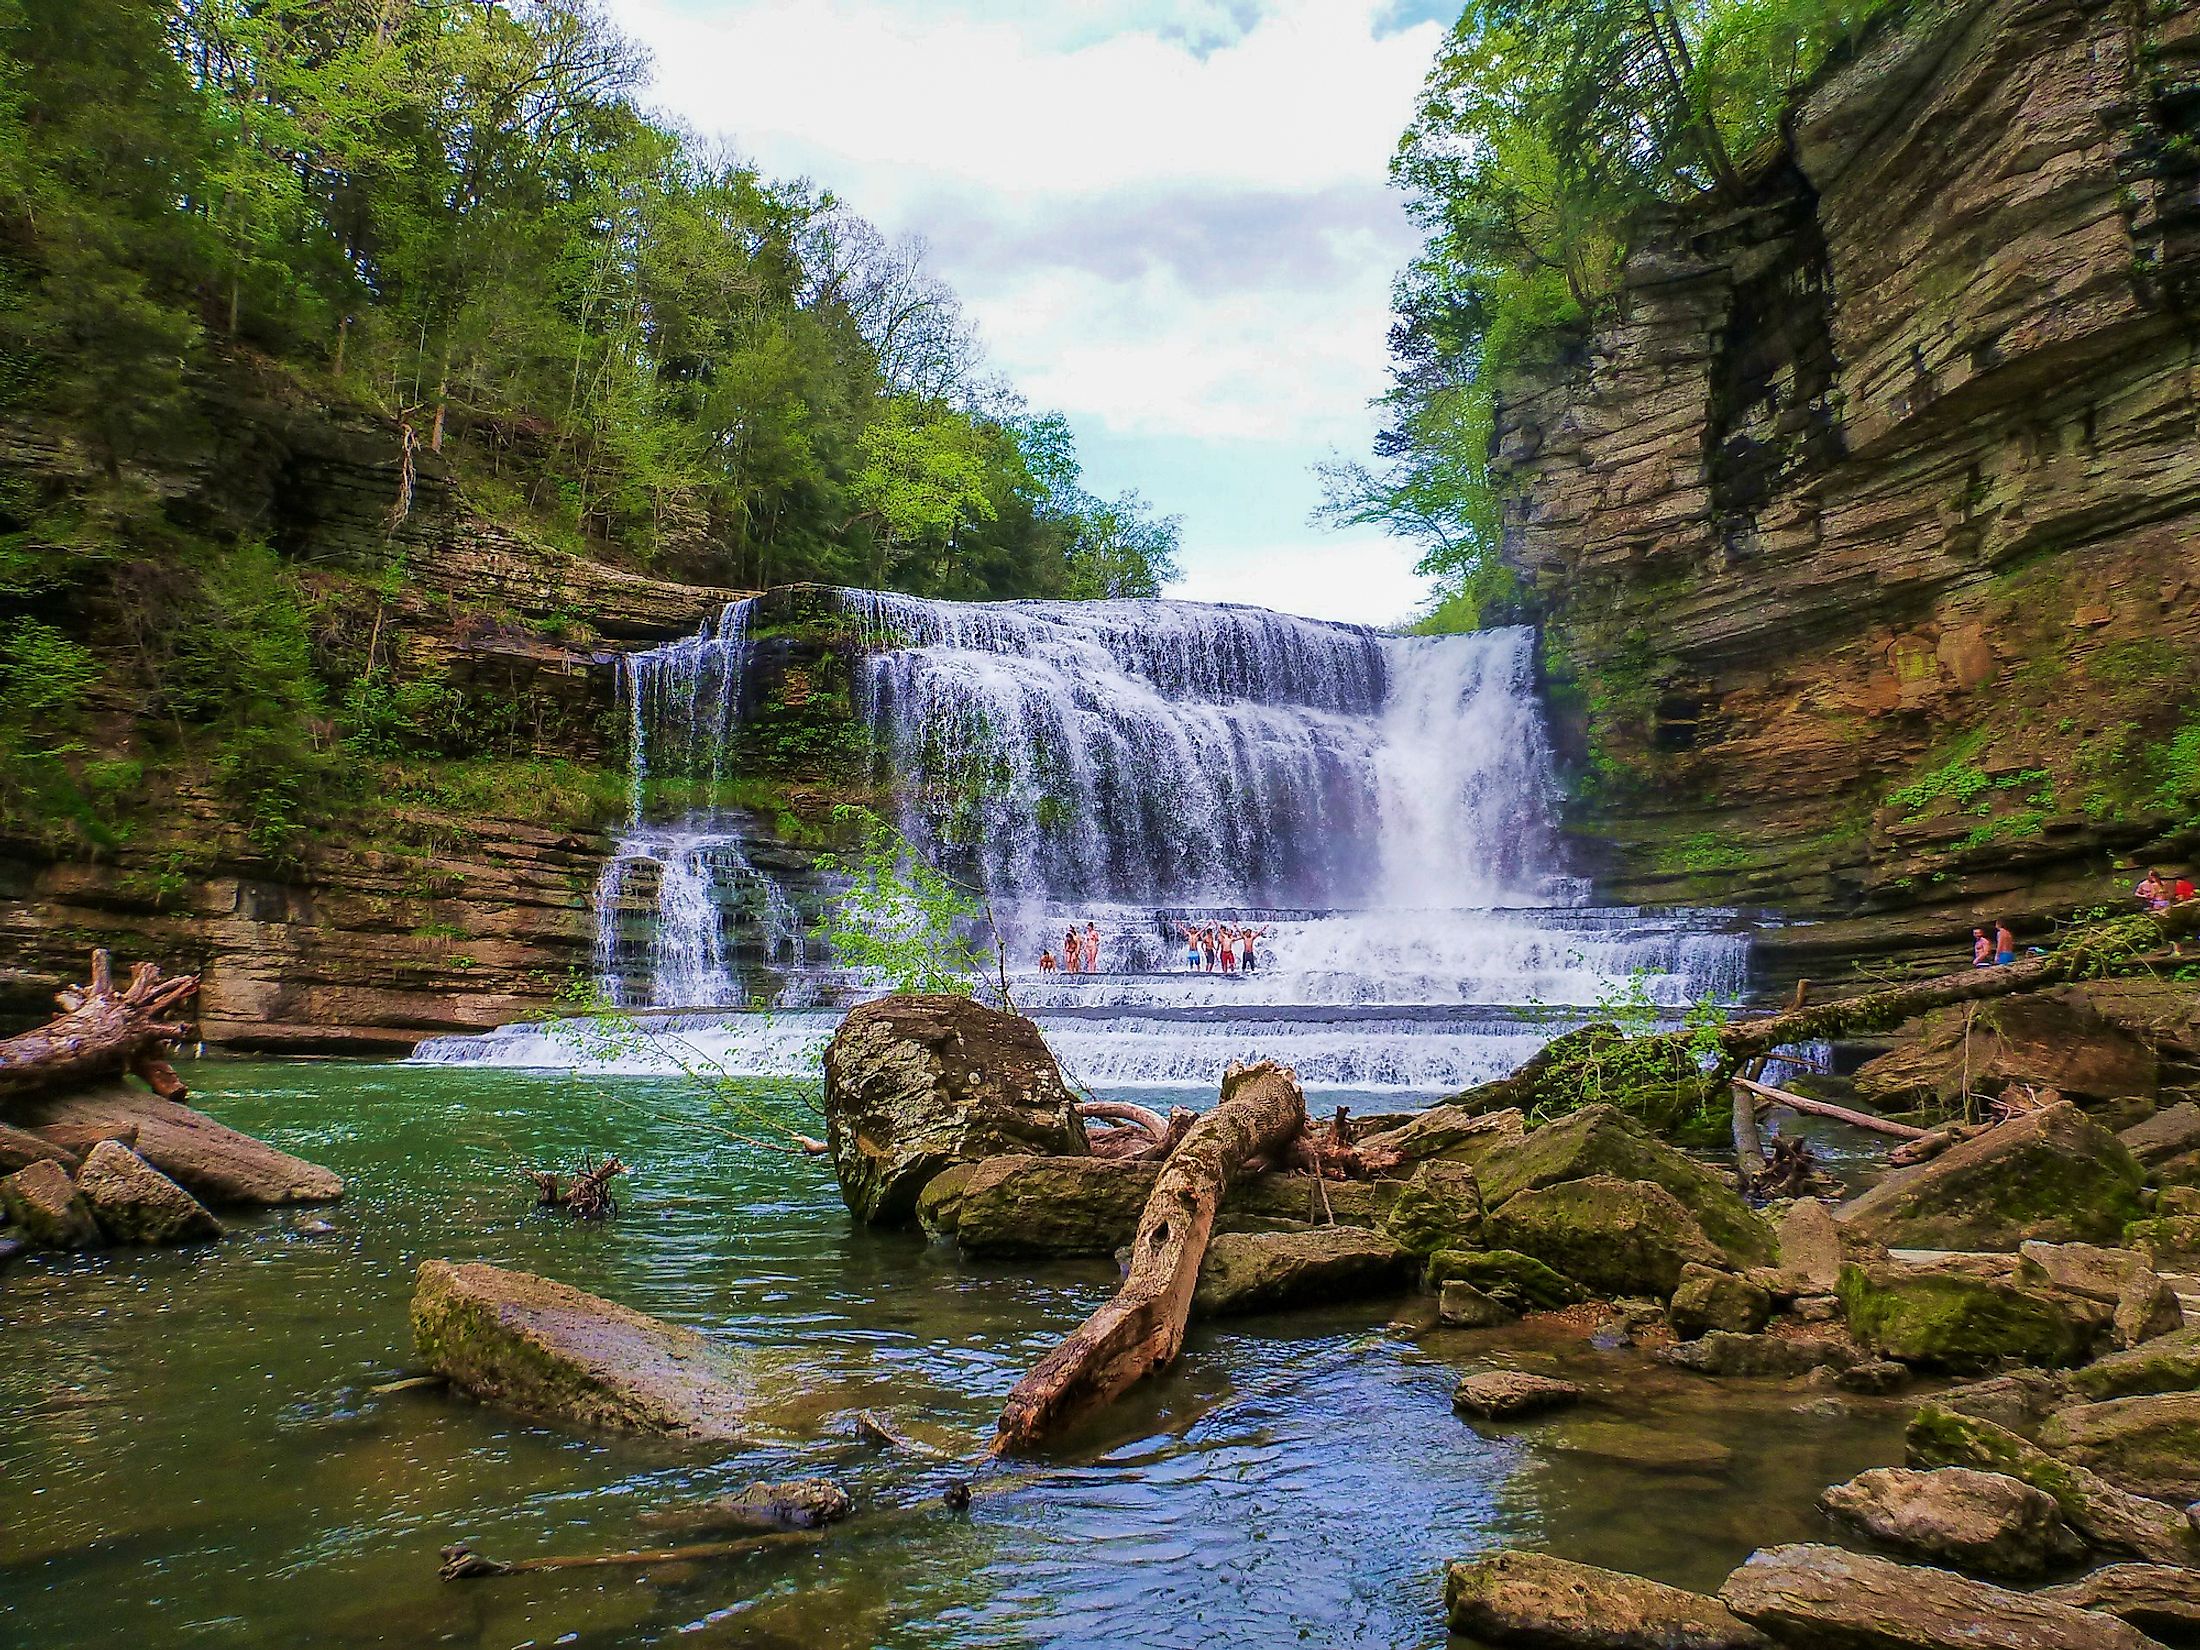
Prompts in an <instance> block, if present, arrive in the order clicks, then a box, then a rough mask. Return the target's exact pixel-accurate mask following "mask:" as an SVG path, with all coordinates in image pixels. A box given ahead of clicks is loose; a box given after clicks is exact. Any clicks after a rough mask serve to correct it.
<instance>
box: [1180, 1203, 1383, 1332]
mask: <svg viewBox="0 0 2200 1650" xmlns="http://www.w3.org/2000/svg"><path fill="white" fill-rule="evenodd" d="M1413 1273H1414V1258H1413V1256H1412V1255H1411V1254H1409V1253H1408V1252H1407V1251H1405V1250H1404V1249H1401V1248H1400V1247H1399V1246H1398V1245H1397V1244H1395V1243H1393V1242H1391V1240H1390V1239H1389V1238H1387V1237H1385V1236H1383V1234H1382V1233H1380V1232H1375V1231H1370V1230H1369V1229H1368V1228H1366V1227H1364V1226H1316V1227H1314V1228H1312V1229H1311V1230H1308V1231H1304V1232H1222V1233H1218V1234H1217V1235H1216V1236H1215V1238H1214V1240H1213V1241H1212V1242H1210V1243H1209V1244H1208V1245H1207V1253H1206V1255H1205V1256H1204V1257H1203V1258H1202V1259H1201V1261H1200V1264H1199V1284H1198V1287H1197V1288H1195V1289H1194V1290H1193V1292H1192V1313H1193V1316H1195V1317H1201V1318H1219V1317H1227V1316H1230V1315H1232V1314H1234V1313H1240V1312H1268V1311H1273V1310H1275V1309H1277V1308H1280V1307H1286V1306H1318V1305H1321V1304H1323V1303H1325V1302H1329V1301H1348V1300H1364V1299H1366V1298H1367V1297H1369V1296H1371V1295H1382V1294H1389V1293H1393V1292H1395V1291H1397V1290H1401V1289H1403V1288H1405V1287H1406V1286H1407V1285H1408V1284H1409V1283H1410V1282H1411V1281H1412V1278H1413Z"/></svg>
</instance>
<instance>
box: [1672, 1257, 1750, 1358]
mask: <svg viewBox="0 0 2200 1650" xmlns="http://www.w3.org/2000/svg"><path fill="white" fill-rule="evenodd" d="M1666 1313H1667V1316H1668V1317H1669V1318H1670V1319H1671V1320H1672V1324H1673V1333H1674V1334H1676V1335H1678V1336H1680V1337H1681V1338H1682V1339H1683V1340H1693V1339H1694V1338H1695V1337H1697V1336H1699V1335H1702V1334H1704V1333H1706V1332H1708V1331H1710V1330H1714V1329H1720V1330H1725V1331H1726V1332H1728V1333H1729V1334H1735V1335H1754V1334H1755V1333H1756V1332H1757V1331H1758V1330H1760V1329H1762V1328H1764V1326H1765V1323H1766V1320H1768V1319H1769V1318H1770V1317H1771V1316H1772V1295H1771V1293H1770V1292H1769V1291H1768V1290H1766V1289H1765V1288H1764V1287H1763V1286H1762V1285H1760V1284H1757V1283H1753V1282H1751V1281H1750V1280H1749V1279H1748V1278H1744V1277H1740V1276H1737V1275H1736V1274H1735V1273H1732V1272H1724V1271H1720V1270H1718V1269H1717V1268H1714V1267H1709V1266H1698V1265H1693V1264H1691V1265H1688V1266H1684V1267H1682V1268H1681V1277H1680V1282H1679V1284H1678V1285H1676V1286H1675V1288H1674V1290H1673V1299H1672V1301H1671V1302H1670V1303H1669V1304H1668V1305H1667V1307H1666Z"/></svg>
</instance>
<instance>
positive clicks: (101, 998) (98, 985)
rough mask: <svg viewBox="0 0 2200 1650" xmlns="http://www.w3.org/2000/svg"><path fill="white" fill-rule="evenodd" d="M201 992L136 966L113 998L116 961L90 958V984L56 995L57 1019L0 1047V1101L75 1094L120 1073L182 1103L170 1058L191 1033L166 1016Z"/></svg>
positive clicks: (190, 980)
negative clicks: (52, 1091) (49, 1091)
mask: <svg viewBox="0 0 2200 1650" xmlns="http://www.w3.org/2000/svg"><path fill="white" fill-rule="evenodd" d="M198 988H199V979H198V976H197V975H196V974H180V975H177V976H176V977H175V978H173V979H164V978H162V976H161V972H160V969H159V967H158V966H157V965H156V964H153V963H149V962H141V963H139V964H138V965H137V966H136V967H135V968H133V969H131V970H130V978H129V982H128V983H127V984H126V985H124V986H123V987H122V989H120V990H119V991H118V990H116V989H115V980H114V960H113V958H111V957H110V956H109V955H108V953H107V952H105V951H104V950H101V951H94V952H93V953H92V975H91V978H90V980H89V981H87V982H86V983H85V984H83V985H81V986H71V987H69V988H68V989H67V990H65V991H61V992H57V993H56V994H55V997H54V1001H55V1002H57V1003H59V1004H60V1005H61V1010H62V1012H61V1014H60V1016H59V1017H58V1018H56V1019H52V1020H49V1021H47V1022H46V1023H45V1024H44V1025H42V1026H40V1027H38V1028H37V1029H36V1030H35V1031H26V1032H23V1033H22V1034H21V1035H19V1036H15V1037H9V1038H7V1039H5V1040H4V1041H0V1100H4V1099H13V1098H15V1097H16V1096H19V1095H25V1094H35V1093H38V1092H40V1091H42V1090H46V1089H57V1088H76V1087H79V1086H81V1085H83V1084H85V1083H90V1082H96V1081H97V1080H99V1079H100V1078H103V1077H114V1076H118V1075H120V1074H121V1073H123V1072H125V1071H134V1072H136V1073H137V1075H138V1076H140V1077H142V1078H143V1079H144V1080H145V1083H146V1086H147V1087H149V1088H151V1089H152V1091H153V1092H154V1093H155V1094H157V1095H159V1096H160V1097H161V1098H162V1099H163V1100H182V1099H183V1098H184V1097H185V1096H186V1095H188V1094H189V1093H190V1092H191V1091H190V1090H189V1089H187V1088H185V1087H184V1084H183V1079H182V1078H180V1077H178V1076H177V1075H176V1072H175V1068H174V1067H173V1066H171V1065H170V1064H169V1063H168V1055H169V1053H170V1050H171V1049H172V1047H173V1046H174V1045H175V1044H176V1043H179V1042H181V1041H182V1040H183V1039H184V1038H185V1037H187V1036H189V1035H190V1028H189V1027H187V1026H185V1025H182V1024H180V1023H179V1022H176V1021H173V1020H170V1019H168V1018H166V1016H167V1015H168V1013H169V1012H170V1011H171V1010H172V1009H174V1007H175V1006H176V1004H178V1003H180V1002H181V1001H183V999H184V998H186V997H188V996H190V995H191V993H192V992H194V991H196V990H198Z"/></svg>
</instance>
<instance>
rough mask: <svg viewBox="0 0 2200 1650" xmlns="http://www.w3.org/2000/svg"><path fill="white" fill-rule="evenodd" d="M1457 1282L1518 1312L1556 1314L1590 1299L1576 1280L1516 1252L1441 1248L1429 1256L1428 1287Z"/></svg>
mask: <svg viewBox="0 0 2200 1650" xmlns="http://www.w3.org/2000/svg"><path fill="white" fill-rule="evenodd" d="M1454 1280H1458V1281H1461V1282H1465V1283H1471V1284H1473V1285H1474V1287H1475V1288H1477V1289H1479V1290H1481V1291H1482V1292H1483V1293H1484V1294H1486V1295H1488V1296H1490V1297H1492V1298H1493V1299H1495V1300H1496V1301H1498V1302H1499V1303H1500V1304H1502V1305H1505V1306H1509V1307H1511V1308H1512V1309H1513V1310H1514V1311H1515V1312H1555V1311H1557V1310H1558V1309H1559V1308H1561V1307H1567V1306H1578V1305H1579V1304H1580V1303H1581V1302H1583V1301H1585V1300H1587V1299H1588V1298H1589V1291H1588V1290H1586V1289H1584V1288H1582V1287H1581V1285H1580V1284H1578V1283H1576V1282H1574V1281H1573V1279H1571V1278H1566V1277H1561V1276H1560V1275H1559V1274H1558V1273H1556V1272H1554V1271H1552V1270H1551V1269H1550V1268H1549V1267H1548V1266H1545V1265H1544V1264H1543V1263H1542V1262H1541V1261H1539V1260H1537V1259H1536V1258H1535V1257H1534V1256H1533V1255H1523V1254H1521V1253H1520V1252H1519V1251H1518V1250H1516V1249H1439V1250H1437V1251H1436V1253H1435V1254H1433V1255H1431V1256H1429V1260H1428V1267H1427V1269H1426V1270H1425V1271H1424V1272H1423V1274H1422V1281H1423V1282H1425V1283H1426V1284H1427V1285H1428V1287H1429V1288H1431V1289H1441V1288H1442V1287H1443V1286H1444V1285H1445V1284H1447V1283H1450V1282H1452V1281H1454Z"/></svg>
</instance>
